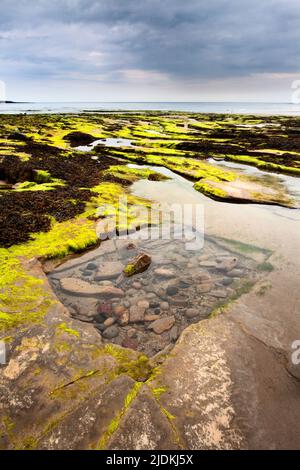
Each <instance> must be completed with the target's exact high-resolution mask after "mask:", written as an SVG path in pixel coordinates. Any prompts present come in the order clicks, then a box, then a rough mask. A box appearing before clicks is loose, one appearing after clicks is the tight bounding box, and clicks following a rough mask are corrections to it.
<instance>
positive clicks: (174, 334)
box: [169, 325, 179, 342]
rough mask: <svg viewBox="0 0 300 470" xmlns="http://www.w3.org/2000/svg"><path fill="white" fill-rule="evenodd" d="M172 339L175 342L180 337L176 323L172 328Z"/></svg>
mask: <svg viewBox="0 0 300 470" xmlns="http://www.w3.org/2000/svg"><path fill="white" fill-rule="evenodd" d="M169 335H170V340H171V341H173V342H175V341H177V339H178V336H179V331H178V326H176V325H174V326H173V327H172V328H171V330H170V333H169Z"/></svg>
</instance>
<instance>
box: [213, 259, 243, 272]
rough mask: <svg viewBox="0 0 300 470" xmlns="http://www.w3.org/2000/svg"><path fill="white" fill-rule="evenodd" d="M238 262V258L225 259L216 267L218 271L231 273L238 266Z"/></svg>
mask: <svg viewBox="0 0 300 470" xmlns="http://www.w3.org/2000/svg"><path fill="white" fill-rule="evenodd" d="M237 262H238V260H237V258H232V257H231V258H224V259H223V260H222V261H221V262H219V263H218V264H217V266H216V269H217V270H218V271H225V272H229V271H232V270H233V268H234V267H235V266H236V264H237Z"/></svg>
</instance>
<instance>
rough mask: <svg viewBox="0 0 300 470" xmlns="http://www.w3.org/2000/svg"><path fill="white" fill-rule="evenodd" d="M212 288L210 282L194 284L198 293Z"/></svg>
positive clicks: (203, 292)
mask: <svg viewBox="0 0 300 470" xmlns="http://www.w3.org/2000/svg"><path fill="white" fill-rule="evenodd" d="M211 289H212V283H207V284H199V285H198V286H196V290H197V292H198V293H199V294H206V293H207V292H209V291H210V290H211Z"/></svg>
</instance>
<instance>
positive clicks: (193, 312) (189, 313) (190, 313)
mask: <svg viewBox="0 0 300 470" xmlns="http://www.w3.org/2000/svg"><path fill="white" fill-rule="evenodd" d="M199 313H200V312H199V310H198V309H197V308H188V309H187V310H186V311H185V316H186V317H187V318H195V317H198V315H199Z"/></svg>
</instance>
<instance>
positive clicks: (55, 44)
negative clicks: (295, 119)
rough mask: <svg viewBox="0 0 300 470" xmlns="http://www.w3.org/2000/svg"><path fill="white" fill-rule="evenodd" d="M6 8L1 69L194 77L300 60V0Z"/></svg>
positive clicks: (281, 66) (45, 0)
mask: <svg viewBox="0 0 300 470" xmlns="http://www.w3.org/2000/svg"><path fill="white" fill-rule="evenodd" d="M0 8H1V11H0V74H1V73H2V71H3V70H5V72H4V73H5V74H21V75H24V77H37V78H38V77H42V76H49V77H68V78H74V79H76V78H78V79H80V78H81V79H83V78H87V79H88V78H92V77H95V78H97V79H99V80H101V79H103V80H110V81H118V80H124V79H126V77H127V79H130V78H132V77H134V71H136V73H137V75H138V73H139V71H145V72H147V71H149V73H150V75H149V77H150V79H151V77H155V75H151V73H152V74H153V73H157V74H161V76H168V77H169V79H171V80H172V79H174V80H176V79H185V80H186V79H191V80H194V79H201V78H210V77H213V78H222V77H229V76H233V77H234V76H246V75H249V74H252V73H282V72H285V73H293V72H297V71H299V68H300V66H299V58H300V27H299V26H300V4H299V0H284V1H283V0H252V1H249V0H160V1H158V0H141V1H138V0H135V1H133V0H52V1H51V2H49V0H32V1H30V0H19V1H18V2H12V1H11V0H0ZM128 71H129V72H128ZM130 71H133V72H130ZM159 76H160V75H158V77H159Z"/></svg>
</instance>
